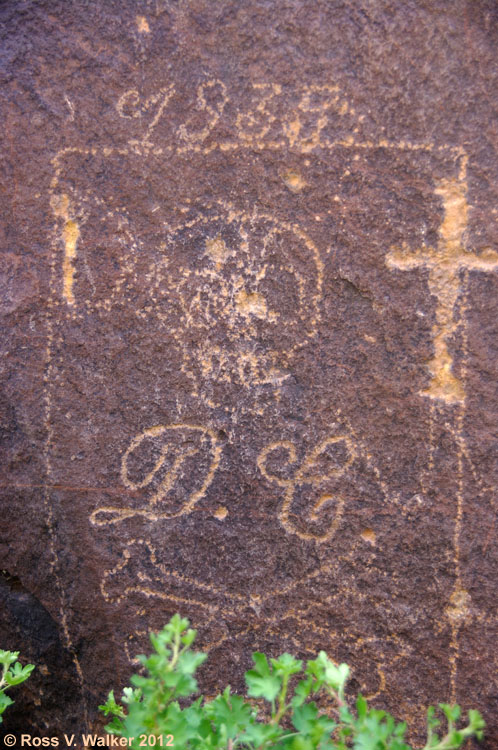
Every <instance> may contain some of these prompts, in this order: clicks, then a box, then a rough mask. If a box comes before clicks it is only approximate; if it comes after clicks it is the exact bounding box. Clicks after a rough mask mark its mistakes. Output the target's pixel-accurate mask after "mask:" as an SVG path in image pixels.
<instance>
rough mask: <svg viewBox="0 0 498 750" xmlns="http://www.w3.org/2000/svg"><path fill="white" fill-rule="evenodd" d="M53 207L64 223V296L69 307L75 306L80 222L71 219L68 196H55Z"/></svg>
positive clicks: (52, 202) (52, 201)
mask: <svg viewBox="0 0 498 750" xmlns="http://www.w3.org/2000/svg"><path fill="white" fill-rule="evenodd" d="M51 206H52V211H53V212H54V214H55V215H56V217H57V218H58V219H61V220H62V221H63V222H64V224H63V227H62V238H63V240H64V259H63V261H62V280H63V283H62V294H63V297H64V299H65V300H66V302H67V303H68V304H69V305H74V294H73V283H74V260H75V258H76V245H77V244H78V238H79V236H80V230H79V226H78V222H77V221H75V219H73V218H71V210H70V203H69V198H68V196H67V195H60V196H53V197H52V200H51Z"/></svg>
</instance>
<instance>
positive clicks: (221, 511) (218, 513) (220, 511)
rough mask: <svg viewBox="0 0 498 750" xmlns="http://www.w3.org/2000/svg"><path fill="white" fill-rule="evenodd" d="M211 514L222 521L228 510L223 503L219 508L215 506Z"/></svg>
mask: <svg viewBox="0 0 498 750" xmlns="http://www.w3.org/2000/svg"><path fill="white" fill-rule="evenodd" d="M213 516H214V517H215V518H217V519H218V520H219V521H223V520H224V519H225V518H226V517H227V516H228V511H227V509H226V508H225V506H224V505H220V506H219V508H216V510H215V511H214V513H213Z"/></svg>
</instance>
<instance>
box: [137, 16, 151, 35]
mask: <svg viewBox="0 0 498 750" xmlns="http://www.w3.org/2000/svg"><path fill="white" fill-rule="evenodd" d="M135 21H136V24H137V29H138V30H139V32H140V33H141V34H150V26H149V22H148V21H147V19H146V18H145V16H137V17H136V19H135Z"/></svg>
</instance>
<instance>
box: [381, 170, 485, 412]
mask: <svg viewBox="0 0 498 750" xmlns="http://www.w3.org/2000/svg"><path fill="white" fill-rule="evenodd" d="M435 192H436V194H437V195H439V196H441V198H442V202H443V209H444V216H443V221H442V224H441V226H440V228H439V242H438V244H437V247H436V248H432V247H422V248H421V249H419V250H416V251H415V252H413V251H410V250H409V248H407V247H406V246H404V247H403V248H402V249H400V250H397V249H394V250H391V252H390V253H389V254H388V255H387V257H386V263H387V265H388V266H389V267H390V268H399V269H401V270H411V269H414V268H418V267H420V266H422V267H423V268H427V269H428V271H429V279H428V283H429V291H430V292H431V294H432V295H434V297H436V299H437V308H436V323H435V324H434V326H433V329H432V332H433V337H434V357H433V358H432V360H431V361H430V362H429V363H428V366H429V370H430V373H431V376H432V377H431V382H430V385H429V388H428V389H427V390H425V391H422V393H421V395H423V396H429V397H430V398H435V399H440V400H442V401H445V402H446V403H462V402H463V401H465V390H464V386H463V383H462V382H461V381H460V380H459V379H458V378H457V377H456V376H455V374H454V373H453V359H452V356H451V354H450V351H449V349H448V344H449V342H450V341H451V339H452V337H453V336H454V335H455V333H456V331H457V328H458V325H459V321H457V320H455V317H454V313H455V307H456V302H457V299H458V296H459V294H460V292H461V284H460V272H461V271H462V270H476V271H493V270H496V269H498V253H496V252H495V251H494V250H490V249H486V250H484V251H483V252H481V254H480V255H476V254H474V253H471V252H469V251H467V250H466V249H465V246H464V239H465V238H464V234H465V231H466V228H467V217H468V205H467V183H466V180H465V179H462V178H461V177H460V178H459V179H452V180H440V181H439V182H438V183H437V187H436V191H435Z"/></svg>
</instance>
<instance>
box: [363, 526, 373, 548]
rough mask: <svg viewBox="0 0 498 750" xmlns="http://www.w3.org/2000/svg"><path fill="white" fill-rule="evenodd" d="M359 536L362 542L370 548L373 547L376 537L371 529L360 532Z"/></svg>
mask: <svg viewBox="0 0 498 750" xmlns="http://www.w3.org/2000/svg"><path fill="white" fill-rule="evenodd" d="M360 536H361V538H362V539H363V541H365V542H368V543H369V544H371V545H372V546H375V541H376V535H375V531H374V530H373V529H364V530H363V531H362V532H361V534H360Z"/></svg>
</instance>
